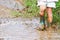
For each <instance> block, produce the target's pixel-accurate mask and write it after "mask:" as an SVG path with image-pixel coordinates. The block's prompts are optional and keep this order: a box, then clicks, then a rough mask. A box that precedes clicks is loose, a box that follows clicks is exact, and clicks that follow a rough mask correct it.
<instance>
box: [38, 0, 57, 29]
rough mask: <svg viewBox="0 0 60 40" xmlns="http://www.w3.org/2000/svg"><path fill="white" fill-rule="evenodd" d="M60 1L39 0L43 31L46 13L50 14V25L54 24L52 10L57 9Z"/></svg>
mask: <svg viewBox="0 0 60 40" xmlns="http://www.w3.org/2000/svg"><path fill="white" fill-rule="evenodd" d="M57 1H58V0H38V6H40V28H41V29H43V28H44V27H43V26H45V25H44V24H45V21H44V20H45V19H44V11H46V12H47V14H48V23H49V24H51V23H52V19H53V17H52V8H56V4H55V3H56V2H57Z"/></svg>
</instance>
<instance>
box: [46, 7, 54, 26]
mask: <svg viewBox="0 0 60 40" xmlns="http://www.w3.org/2000/svg"><path fill="white" fill-rule="evenodd" d="M47 13H48V27H49V26H51V23H52V20H53V17H52V8H50V7H48V8H47Z"/></svg>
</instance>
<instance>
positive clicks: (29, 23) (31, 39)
mask: <svg viewBox="0 0 60 40" xmlns="http://www.w3.org/2000/svg"><path fill="white" fill-rule="evenodd" d="M38 22H39V18H32V19H29V18H15V19H9V18H2V19H0V39H1V40H3V39H4V40H60V34H58V33H57V32H52V31H39V30H36V29H35V28H36V27H37V25H38ZM2 38H3V39H2Z"/></svg>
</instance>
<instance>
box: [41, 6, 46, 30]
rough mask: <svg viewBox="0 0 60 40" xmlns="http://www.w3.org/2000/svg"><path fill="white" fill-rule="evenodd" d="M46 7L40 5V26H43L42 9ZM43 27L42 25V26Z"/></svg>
mask: <svg viewBox="0 0 60 40" xmlns="http://www.w3.org/2000/svg"><path fill="white" fill-rule="evenodd" d="M45 9H46V6H42V5H41V6H40V26H41V27H42V26H44V23H45V19H44V11H45ZM42 29H43V27H42Z"/></svg>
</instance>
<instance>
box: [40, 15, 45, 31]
mask: <svg viewBox="0 0 60 40" xmlns="http://www.w3.org/2000/svg"><path fill="white" fill-rule="evenodd" d="M44 25H45V18H44V16H40V25H39V28H40V30H42V31H43V30H44Z"/></svg>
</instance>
